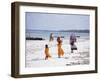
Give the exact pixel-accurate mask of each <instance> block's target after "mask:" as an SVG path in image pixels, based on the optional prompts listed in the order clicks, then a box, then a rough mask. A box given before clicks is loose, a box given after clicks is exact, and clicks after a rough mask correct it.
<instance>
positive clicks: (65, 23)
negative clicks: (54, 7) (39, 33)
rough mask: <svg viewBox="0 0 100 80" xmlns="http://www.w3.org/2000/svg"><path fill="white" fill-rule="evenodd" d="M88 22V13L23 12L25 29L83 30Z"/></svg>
mask: <svg viewBox="0 0 100 80" xmlns="http://www.w3.org/2000/svg"><path fill="white" fill-rule="evenodd" d="M89 23H90V16H89V15H82V14H81V15H79V14H59V13H57V14H54V13H53V14H52V13H37V12H26V13H25V25H26V30H85V29H89Z"/></svg>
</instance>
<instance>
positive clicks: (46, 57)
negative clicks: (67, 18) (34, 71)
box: [45, 44, 51, 60]
mask: <svg viewBox="0 0 100 80" xmlns="http://www.w3.org/2000/svg"><path fill="white" fill-rule="evenodd" d="M48 58H51V56H50V54H49V48H48V45H47V44H46V45H45V60H47V59H48Z"/></svg>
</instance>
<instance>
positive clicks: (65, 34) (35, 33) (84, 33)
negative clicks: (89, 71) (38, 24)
mask: <svg viewBox="0 0 100 80" xmlns="http://www.w3.org/2000/svg"><path fill="white" fill-rule="evenodd" d="M51 33H53V36H54V38H57V37H58V36H62V38H64V39H65V38H69V37H70V35H71V34H73V33H74V34H75V36H76V37H78V38H86V39H89V31H88V30H70V31H51V30H26V38H27V37H28V38H29V37H32V38H43V39H45V40H48V39H49V38H50V34H51Z"/></svg>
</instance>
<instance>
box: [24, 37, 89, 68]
mask: <svg viewBox="0 0 100 80" xmlns="http://www.w3.org/2000/svg"><path fill="white" fill-rule="evenodd" d="M45 44H48V46H49V51H50V54H51V56H52V57H51V58H50V59H48V60H45V53H44V49H45ZM75 44H76V46H77V48H78V50H76V51H74V53H71V51H70V44H69V40H68V39H63V43H62V49H63V50H64V56H63V57H62V58H58V55H57V53H58V52H57V42H56V40H54V41H52V42H49V40H42V41H39V40H26V60H25V62H26V67H53V66H75V65H88V64H89V39H87V38H79V39H78V40H77V42H76V43H75Z"/></svg>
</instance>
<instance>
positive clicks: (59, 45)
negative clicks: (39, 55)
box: [57, 43, 64, 57]
mask: <svg viewBox="0 0 100 80" xmlns="http://www.w3.org/2000/svg"><path fill="white" fill-rule="evenodd" d="M61 45H62V44H61V43H59V44H58V45H57V46H58V57H61V56H63V55H64V51H63V49H62V48H61Z"/></svg>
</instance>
